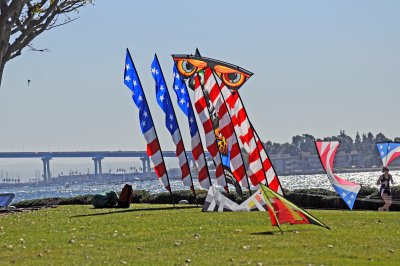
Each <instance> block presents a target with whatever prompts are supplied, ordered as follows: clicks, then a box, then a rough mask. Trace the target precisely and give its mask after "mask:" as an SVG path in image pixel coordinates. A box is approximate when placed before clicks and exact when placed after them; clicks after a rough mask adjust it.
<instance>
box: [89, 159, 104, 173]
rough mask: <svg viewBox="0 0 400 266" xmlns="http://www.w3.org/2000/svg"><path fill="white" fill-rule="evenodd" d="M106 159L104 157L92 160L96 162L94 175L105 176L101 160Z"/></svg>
mask: <svg viewBox="0 0 400 266" xmlns="http://www.w3.org/2000/svg"><path fill="white" fill-rule="evenodd" d="M103 159H104V157H102V156H95V157H93V158H92V160H93V162H94V174H95V175H102V174H103V170H102V168H101V160H103Z"/></svg>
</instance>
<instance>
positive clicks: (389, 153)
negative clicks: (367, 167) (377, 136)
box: [376, 142, 400, 166]
mask: <svg viewBox="0 0 400 266" xmlns="http://www.w3.org/2000/svg"><path fill="white" fill-rule="evenodd" d="M376 147H377V148H378V152H379V155H380V156H381V160H382V164H383V166H389V164H390V163H391V162H393V160H394V159H396V158H397V157H399V156H400V143H399V142H378V143H376Z"/></svg>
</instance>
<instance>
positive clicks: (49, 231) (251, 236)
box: [0, 204, 400, 265]
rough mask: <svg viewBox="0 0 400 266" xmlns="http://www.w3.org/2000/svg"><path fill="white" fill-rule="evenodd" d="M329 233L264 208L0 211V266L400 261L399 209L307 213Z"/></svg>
mask: <svg viewBox="0 0 400 266" xmlns="http://www.w3.org/2000/svg"><path fill="white" fill-rule="evenodd" d="M311 213H312V214H313V215H315V216H316V217H317V218H319V219H320V220H322V221H323V222H324V223H326V224H327V225H328V226H330V227H331V230H327V229H324V228H322V227H318V226H313V225H292V226H291V225H283V226H282V228H283V230H284V233H283V234H281V233H280V232H279V230H278V229H277V228H276V227H272V226H271V223H270V221H269V217H268V216H267V215H268V214H267V213H265V212H251V213H249V212H247V213H203V212H201V209H200V208H175V209H174V208H172V207H171V206H169V205H144V204H135V205H133V206H132V207H131V208H130V209H126V210H124V209H92V208H91V207H90V206H87V205H86V206H60V207H57V208H49V209H44V210H40V211H32V212H28V213H18V214H12V215H5V216H4V215H3V216H0V264H1V265H3V264H10V263H16V264H19V265H60V264H63V265H82V264H90V265H99V264H104V263H107V264H114V265H115V264H117V265H118V264H140V265H184V264H191V265H241V264H251V265H289V264H292V265H293V264H294V265H309V264H311V265H350V264H358V265H399V263H400V213H397V212H396V213H395V212H389V213H382V212H379V213H378V212H370V211H353V212H350V211H321V210H319V211H311Z"/></svg>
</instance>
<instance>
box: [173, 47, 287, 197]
mask: <svg viewBox="0 0 400 266" xmlns="http://www.w3.org/2000/svg"><path fill="white" fill-rule="evenodd" d="M173 57H174V61H175V62H176V64H177V66H178V71H179V73H180V74H181V75H183V76H184V77H186V78H190V77H191V76H192V75H193V73H197V74H202V73H204V71H205V70H206V69H212V72H213V73H214V74H215V76H218V78H219V79H220V81H221V85H220V87H219V89H220V92H218V90H216V91H217V93H220V94H222V96H223V99H224V100H225V103H226V105H227V107H228V112H229V115H230V117H231V123H232V124H233V127H234V131H235V132H236V135H237V137H238V139H239V141H240V142H242V145H243V147H244V148H245V150H246V152H247V153H248V154H249V176H250V180H251V182H252V184H253V185H254V186H257V185H258V184H260V183H261V184H267V185H268V186H269V187H270V188H271V189H272V190H274V191H276V192H277V193H280V194H281V195H283V191H282V187H281V184H280V182H279V178H278V176H277V174H276V172H275V170H274V169H273V166H272V164H271V161H270V159H269V158H268V155H267V152H266V151H265V148H264V146H263V144H262V142H261V140H260V139H259V137H258V136H257V134H256V132H255V129H254V127H253V126H252V124H251V123H250V121H249V119H248V116H247V113H246V110H245V108H244V106H243V103H242V100H241V99H240V96H239V93H238V90H239V88H240V87H241V86H242V85H243V84H244V83H245V82H246V81H247V80H248V79H249V78H250V77H251V75H252V74H253V73H251V72H249V71H247V70H245V69H243V68H241V67H239V66H235V65H232V64H229V63H226V62H222V61H220V60H215V59H212V58H207V57H202V56H200V54H199V53H198V51H196V55H194V56H193V55H173ZM201 76H203V77H204V75H201ZM195 94H196V92H195ZM223 115H224V114H223V113H222V116H221V117H224V116H223ZM211 118H212V117H211ZM227 135H228V136H229V133H228V134H227Z"/></svg>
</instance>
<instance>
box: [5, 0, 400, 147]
mask: <svg viewBox="0 0 400 266" xmlns="http://www.w3.org/2000/svg"><path fill="white" fill-rule="evenodd" d="M399 11H400V2H398V1H248V2H245V1H202V2H199V1H128V0H125V1H95V5H94V6H91V7H87V8H84V9H82V10H81V11H80V13H79V16H80V19H79V20H77V21H75V22H73V23H71V24H69V25H66V26H63V27H60V28H57V29H55V30H52V31H49V32H46V33H44V34H42V35H41V36H40V37H38V38H37V39H36V40H34V45H35V46H36V47H37V48H48V49H49V50H50V52H49V53H34V52H28V51H26V52H24V53H23V55H22V56H20V57H18V58H17V59H14V60H13V61H11V62H9V63H8V64H7V65H6V69H5V73H4V76H3V81H2V87H1V88H0V125H1V131H0V150H1V151H12V150H13V151H22V150H24V151H47V150H52V151H58V150H118V149H119V150H143V149H144V147H145V142H144V139H143V138H142V137H141V133H140V128H139V124H138V113H137V110H136V107H135V106H134V104H133V102H132V100H131V96H130V92H129V90H128V89H127V88H126V87H125V86H124V84H123V65H124V60H125V49H126V48H127V47H128V48H129V49H130V51H131V53H132V56H133V60H134V61H135V64H136V67H137V70H138V73H139V75H140V78H141V81H142V85H143V87H144V90H145V93H146V94H147V98H148V100H149V104H150V108H151V111H152V113H153V116H154V117H155V122H156V123H157V126H158V127H157V131H158V133H159V136H160V139H161V143H162V147H163V148H164V149H168V150H172V149H173V143H172V140H171V138H170V136H169V134H168V131H167V130H166V129H165V128H164V123H163V121H162V120H163V119H162V111H161V110H160V108H159V107H158V106H157V104H156V101H155V89H154V81H153V79H152V77H151V72H150V65H151V62H152V60H153V56H154V53H155V52H157V54H158V57H159V60H160V63H161V66H162V67H163V70H164V75H165V77H166V80H167V82H168V83H169V86H172V60H171V57H170V55H171V54H173V53H192V52H194V50H195V48H196V47H198V48H199V49H200V51H201V52H202V55H204V56H207V57H212V58H217V59H221V60H224V61H227V62H230V63H233V64H237V65H240V66H242V67H244V68H246V69H248V70H250V71H252V72H254V73H255V75H254V76H253V77H252V78H251V79H250V80H249V81H248V82H247V83H246V84H245V85H244V86H243V87H242V88H241V95H242V98H243V100H244V103H245V106H246V107H247V109H248V113H249V116H250V117H251V119H252V122H253V124H254V125H255V127H256V129H257V130H258V133H259V135H260V136H261V138H262V140H263V141H268V140H271V141H274V142H286V141H289V142H290V141H291V137H292V136H293V135H296V134H303V133H310V134H312V135H314V136H316V137H324V136H332V135H337V134H338V133H339V130H341V129H344V130H345V131H346V133H348V134H349V135H351V136H352V137H354V135H355V134H356V132H357V131H359V132H360V133H363V132H369V131H372V132H373V133H374V134H376V133H378V132H384V133H385V134H386V135H387V136H388V137H390V138H394V137H397V136H400V124H399V123H398V117H399V116H398V114H399V112H398V100H399V99H400V90H399V85H400V75H399V71H400V51H399V50H400V35H399V28H400V16H399V15H398V14H399ZM28 79H31V84H30V86H27V80H28ZM171 95H172V97H175V95H174V94H171ZM173 101H175V98H173ZM176 111H177V113H178V115H179V119H180V120H181V121H182V123H181V127H182V131H183V132H184V134H185V141H186V143H187V148H189V142H188V130H187V126H186V121H185V120H184V116H183V115H182V114H181V111H180V110H178V109H176Z"/></svg>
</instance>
